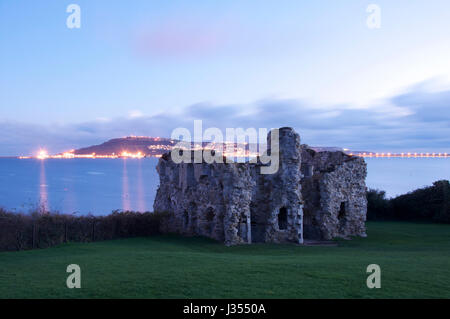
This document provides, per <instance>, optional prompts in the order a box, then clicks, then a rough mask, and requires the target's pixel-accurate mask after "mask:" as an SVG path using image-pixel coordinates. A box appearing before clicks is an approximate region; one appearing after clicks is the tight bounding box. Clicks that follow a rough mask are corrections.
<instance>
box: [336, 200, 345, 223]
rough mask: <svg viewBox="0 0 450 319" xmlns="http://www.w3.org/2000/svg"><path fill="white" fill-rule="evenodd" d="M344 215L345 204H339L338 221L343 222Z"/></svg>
mask: <svg viewBox="0 0 450 319" xmlns="http://www.w3.org/2000/svg"><path fill="white" fill-rule="evenodd" d="M346 213H347V212H346V210H345V202H341V206H340V207H339V213H338V220H339V221H342V220H344V219H345V215H346Z"/></svg>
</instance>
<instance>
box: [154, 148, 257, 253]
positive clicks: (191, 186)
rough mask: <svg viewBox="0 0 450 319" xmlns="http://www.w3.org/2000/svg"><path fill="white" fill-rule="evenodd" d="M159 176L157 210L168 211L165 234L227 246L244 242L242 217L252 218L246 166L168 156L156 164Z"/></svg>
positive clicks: (250, 186)
mask: <svg viewBox="0 0 450 319" xmlns="http://www.w3.org/2000/svg"><path fill="white" fill-rule="evenodd" d="M157 171H158V173H159V176H160V186H159V188H158V191H157V194H156V198H155V203H154V211H159V212H169V213H171V217H170V219H169V220H167V222H166V223H165V224H164V225H163V231H165V232H173V233H180V234H183V235H187V236H205V237H210V238H213V239H216V240H219V241H223V242H225V243H227V244H230V245H233V244H239V243H242V242H243V241H244V239H243V238H245V237H244V236H243V235H240V234H238V233H239V232H238V229H239V228H238V224H239V221H240V220H242V219H244V217H243V216H241V215H248V216H249V215H250V210H249V204H250V194H251V190H252V188H253V184H254V182H253V180H252V179H251V176H250V174H249V167H248V166H246V165H243V164H219V163H214V164H207V163H200V164H195V163H181V164H176V163H174V162H173V161H172V159H171V156H170V154H165V155H164V156H163V157H162V158H161V159H160V160H159V163H158V165H157Z"/></svg>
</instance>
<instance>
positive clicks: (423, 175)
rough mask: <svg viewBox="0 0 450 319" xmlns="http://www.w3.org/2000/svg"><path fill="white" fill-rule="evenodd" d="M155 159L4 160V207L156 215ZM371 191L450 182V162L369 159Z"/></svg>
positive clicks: (0, 168)
mask: <svg viewBox="0 0 450 319" xmlns="http://www.w3.org/2000/svg"><path fill="white" fill-rule="evenodd" d="M157 162H158V159H156V158H143V159H70V160H61V159H47V160H34V159H22V160H19V159H0V207H3V208H6V209H9V210H16V211H23V212H27V211H30V210H33V209H36V208H38V207H39V206H40V207H44V208H45V209H50V210H52V211H59V212H61V213H74V212H76V213H79V214H88V213H92V214H94V215H105V214H109V213H110V212H111V211H113V210H117V209H118V210H134V211H141V212H144V211H148V210H149V211H151V210H152V208H153V200H154V198H155V194H156V190H157V187H158V184H159V177H158V174H157V173H156V164H157ZM366 162H367V166H368V176H367V186H368V187H370V188H378V189H382V190H386V191H387V194H388V196H394V195H398V194H403V193H406V192H408V191H412V190H414V189H416V188H419V187H423V186H426V185H431V184H432V182H434V181H436V180H439V179H450V159H433V158H419V159H401V158H391V159H384V158H383V159H377V158H369V159H366Z"/></svg>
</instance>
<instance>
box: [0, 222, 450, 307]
mask: <svg viewBox="0 0 450 319" xmlns="http://www.w3.org/2000/svg"><path fill="white" fill-rule="evenodd" d="M69 264H78V265H80V267H81V273H82V280H81V281H82V283H81V284H82V288H81V289H68V288H66V278H67V276H68V274H67V273H66V267H67V265H69ZM369 264H378V265H380V267H381V285H382V286H381V289H368V288H367V286H366V278H367V276H368V274H366V267H367V265H369ZM442 297H444V298H449V297H450V225H438V224H416V223H400V222H398V223H397V222H371V223H368V238H361V239H355V240H352V241H339V246H338V247H300V246H293V245H265V244H258V245H251V246H238V247H225V246H223V245H221V244H219V243H216V242H214V241H210V240H207V239H202V238H182V237H176V236H158V237H151V238H134V239H125V240H114V241H107V242H96V243H88V244H81V243H71V244H66V245H61V246H59V247H55V248H50V249H45V250H33V251H21V252H2V253H0V298H442Z"/></svg>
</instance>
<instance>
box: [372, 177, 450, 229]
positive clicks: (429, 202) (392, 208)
mask: <svg viewBox="0 0 450 319" xmlns="http://www.w3.org/2000/svg"><path fill="white" fill-rule="evenodd" d="M385 195H386V194H385V192H383V191H379V190H372V189H370V190H368V191H367V219H369V220H380V219H393V220H422V221H432V222H438V223H450V183H449V181H447V180H441V181H437V182H434V183H433V186H429V187H424V188H421V189H417V190H415V191H413V192H410V193H407V194H404V195H400V196H397V197H395V198H392V199H386V196H385Z"/></svg>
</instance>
